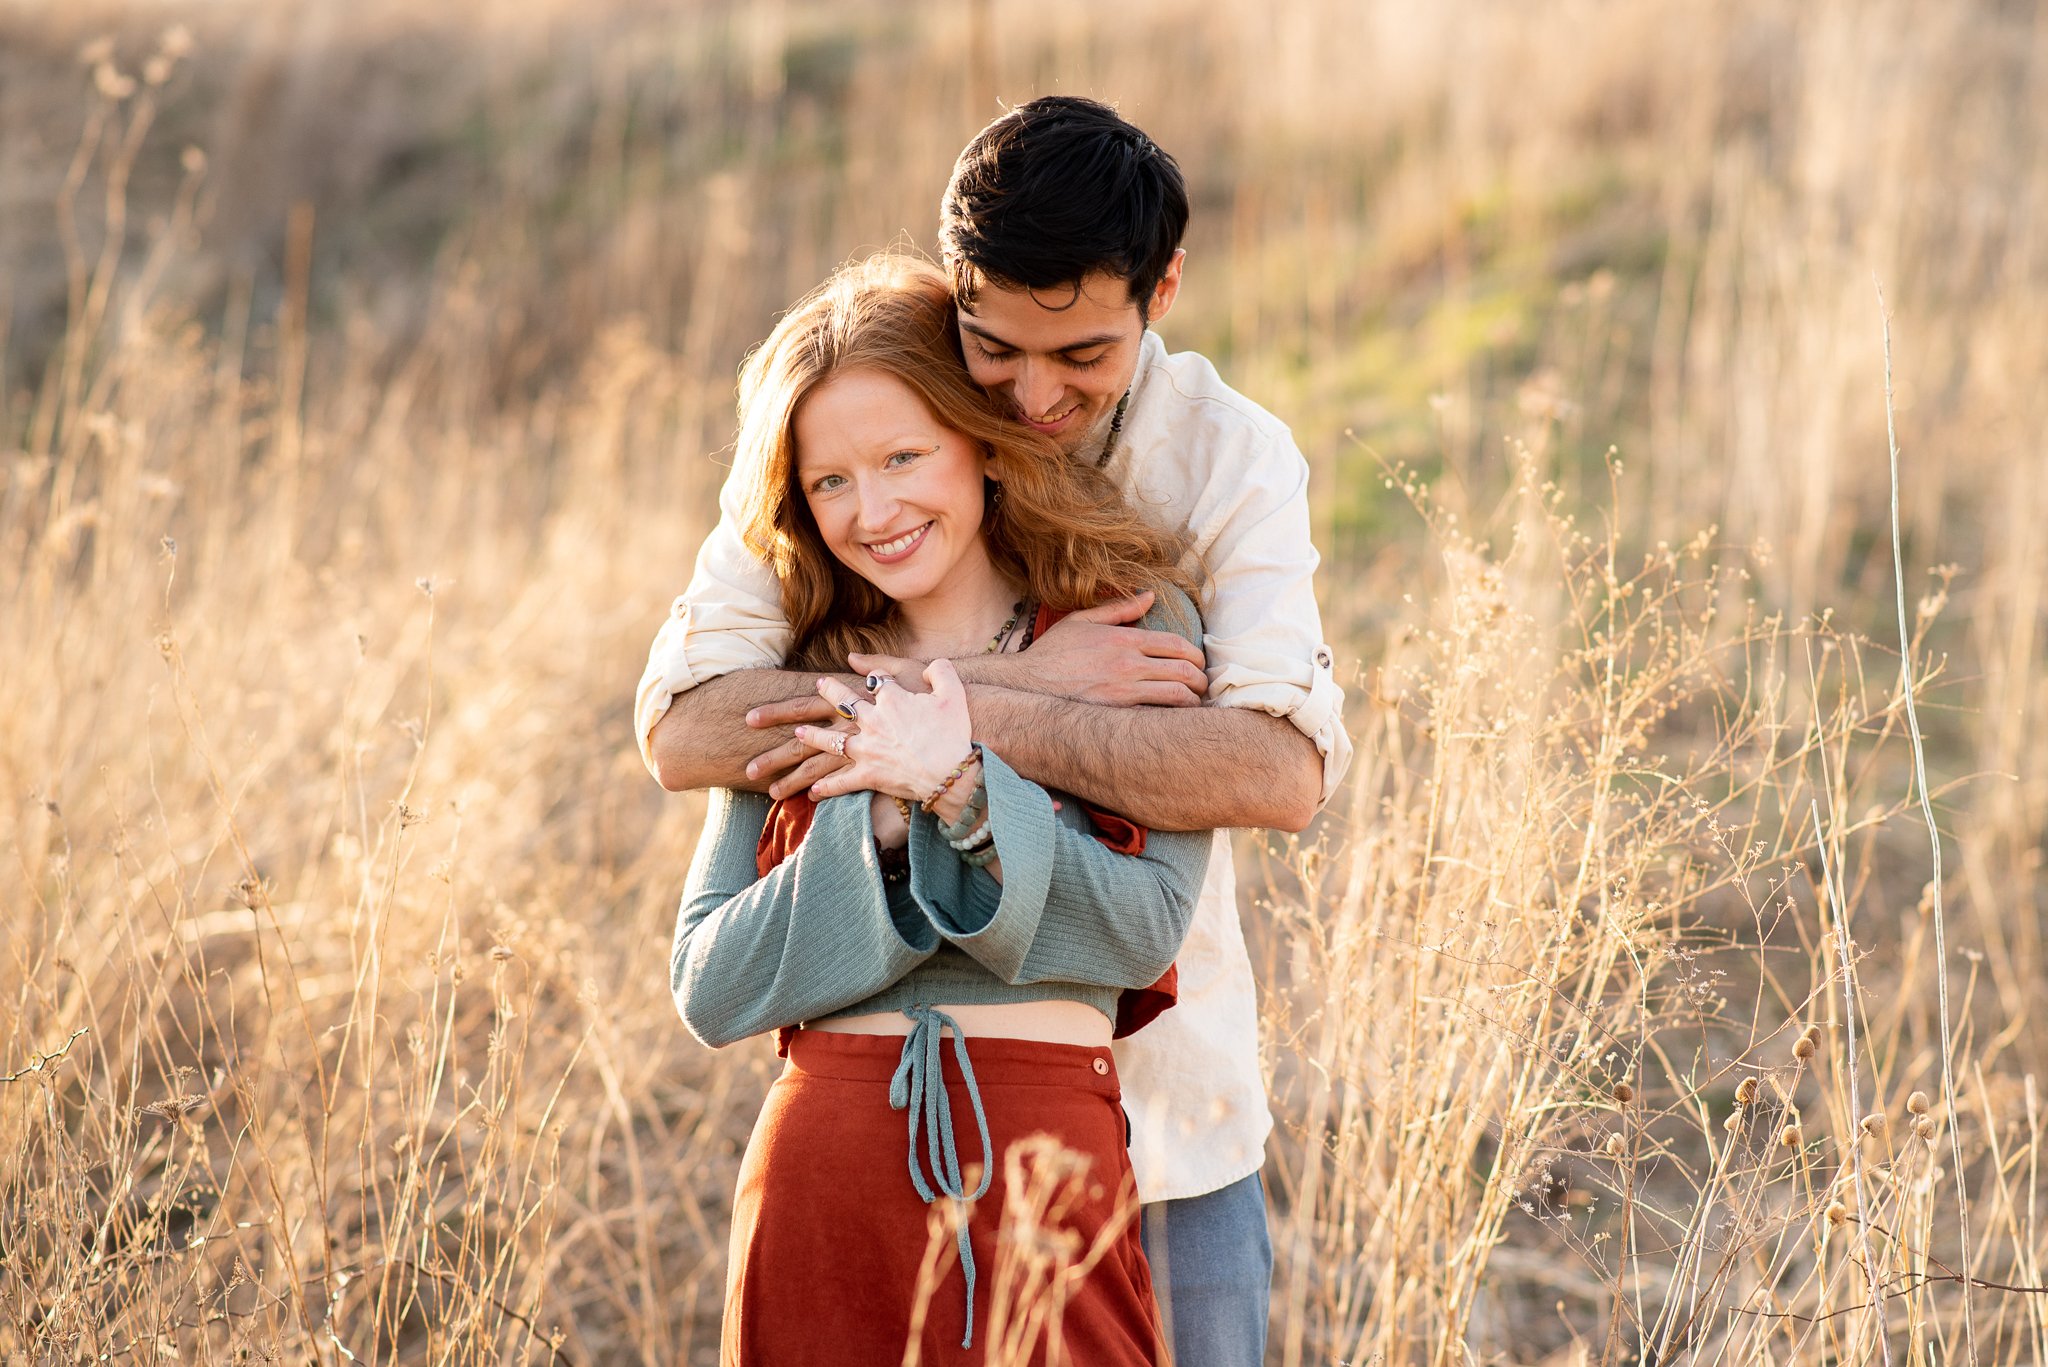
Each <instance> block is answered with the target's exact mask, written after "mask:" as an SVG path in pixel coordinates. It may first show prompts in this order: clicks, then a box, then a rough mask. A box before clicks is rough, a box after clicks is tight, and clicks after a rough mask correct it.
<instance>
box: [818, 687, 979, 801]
mask: <svg viewBox="0 0 2048 1367" xmlns="http://www.w3.org/2000/svg"><path fill="white" fill-rule="evenodd" d="M924 682H925V683H926V684H927V685H929V687H930V689H931V691H930V692H929V693H913V692H911V691H910V690H909V689H907V688H903V687H900V686H898V685H897V684H896V683H895V681H894V680H885V681H884V682H883V683H882V686H881V687H880V688H879V689H878V690H876V692H875V693H874V695H873V696H871V697H870V696H867V695H864V694H862V693H860V692H859V691H857V690H855V689H851V688H848V687H847V686H846V685H845V684H843V683H841V682H839V680H837V679H820V680H818V695H819V696H820V697H822V698H824V699H825V700H826V701H827V702H830V703H832V704H833V705H834V706H836V707H838V708H839V709H840V710H841V712H842V713H844V712H848V711H850V712H852V713H853V716H852V717H851V720H852V722H853V724H854V725H855V726H856V727H858V728H859V729H858V730H857V731H855V732H853V733H852V734H851V735H847V736H846V738H845V740H844V741H843V742H842V741H841V739H840V737H841V736H842V735H844V734H845V733H844V732H841V731H838V730H837V729H836V728H830V727H821V726H799V727H797V728H796V738H797V739H798V740H800V741H802V742H803V743H804V744H805V745H808V746H810V747H811V748H812V749H814V750H820V751H827V752H830V753H832V754H839V753H841V747H842V744H843V746H844V754H845V756H846V759H847V767H845V768H844V769H841V770H839V771H838V772H836V773H832V774H827V775H826V776H825V777H824V778H822V779H820V780H818V781H817V782H816V783H814V784H812V785H811V797H812V798H813V799H815V800H818V801H823V800H824V799H826V798H828V797H838V796H839V795H840V794H842V793H857V792H861V791H863V790H866V791H872V792H877V793H888V794H890V795H891V796H893V797H900V798H904V799H906V800H908V801H911V802H921V801H923V800H924V799H925V798H926V797H927V796H929V795H930V794H931V792H932V790H933V789H935V788H937V787H938V786H939V785H940V784H941V783H943V782H945V781H946V776H947V775H948V774H950V773H951V772H952V771H953V769H954V766H956V765H958V764H959V763H960V762H961V761H963V760H965V759H966V758H967V757H968V755H969V754H970V753H971V751H970V749H969V742H970V741H971V740H972V739H973V734H974V731H973V726H972V724H971V720H970V718H969V717H968V715H967V689H966V688H965V687H964V686H963V685H962V684H961V682H960V676H959V674H958V673H956V672H955V671H954V669H953V664H952V662H951V661H950V660H933V661H932V662H931V663H930V664H929V665H927V666H926V667H925V671H924Z"/></svg>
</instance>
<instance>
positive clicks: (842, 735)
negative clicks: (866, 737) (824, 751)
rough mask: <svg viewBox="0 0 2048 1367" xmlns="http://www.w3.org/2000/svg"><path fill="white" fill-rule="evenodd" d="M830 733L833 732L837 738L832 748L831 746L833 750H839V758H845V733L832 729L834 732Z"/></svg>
mask: <svg viewBox="0 0 2048 1367" xmlns="http://www.w3.org/2000/svg"><path fill="white" fill-rule="evenodd" d="M832 734H833V735H835V736H837V737H838V738H839V740H838V742H837V743H836V744H835V745H834V746H833V747H832V748H833V749H834V750H837V751H838V752H839V758H841V759H845V758H846V733H845V732H844V731H834V732H832Z"/></svg>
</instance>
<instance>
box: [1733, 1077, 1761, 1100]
mask: <svg viewBox="0 0 2048 1367" xmlns="http://www.w3.org/2000/svg"><path fill="white" fill-rule="evenodd" d="M1755 1100H1756V1079H1755V1078H1753V1077H1746V1078H1744V1079H1742V1081H1740V1082H1738V1083H1736V1084H1735V1104H1736V1105H1738V1106H1747V1105H1749V1104H1750V1103H1751V1102H1752V1101H1755Z"/></svg>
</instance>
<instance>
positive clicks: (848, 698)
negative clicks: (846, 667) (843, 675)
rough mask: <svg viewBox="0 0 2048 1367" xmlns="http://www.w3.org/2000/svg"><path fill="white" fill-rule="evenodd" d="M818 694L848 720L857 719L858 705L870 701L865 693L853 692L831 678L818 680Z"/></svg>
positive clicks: (858, 714)
mask: <svg viewBox="0 0 2048 1367" xmlns="http://www.w3.org/2000/svg"><path fill="white" fill-rule="evenodd" d="M818 696H819V697H821V698H823V699H824V700H825V701H826V702H828V703H831V704H832V710H833V711H835V712H837V713H838V714H839V715H840V716H842V717H844V718H846V719H847V720H848V721H855V720H858V719H859V716H860V705H861V704H862V703H864V702H870V701H872V699H870V698H869V697H868V696H867V695H866V694H865V693H858V692H855V691H854V690H853V689H851V688H848V687H847V686H846V685H845V684H843V683H841V682H839V680H837V679H832V678H825V679H820V680H818Z"/></svg>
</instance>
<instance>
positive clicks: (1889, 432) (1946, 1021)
mask: <svg viewBox="0 0 2048 1367" xmlns="http://www.w3.org/2000/svg"><path fill="white" fill-rule="evenodd" d="M1872 283H1873V284H1874V285H1876V287H1877V315H1878V321H1879V324H1880V325H1881V327H1882V329H1883V333H1884V435H1885V444H1886V446H1887V448H1888V449H1889V451H1890V453H1891V477H1892V583H1893V586H1894V588H1895V589H1896V590H1897V594H1898V610H1899V678H1900V681H1901V683H1902V685H1903V687H1904V689H1905V694H1906V731H1907V734H1909V735H1910V736H1911V737H1912V740H1913V780H1914V785H1915V787H1916V788H1917V789H1918V790H1919V794H1920V815H1921V818H1922V819H1923V820H1925V821H1926V823H1927V844H1928V846H1929V848H1930V850H1931V851H1932V853H1933V856H1934V865H1933V883H1932V887H1933V897H1934V901H1933V913H1934V984H1935V996H1936V999H1937V1000H1938V1001H1939V1003H1940V1008H1941V1095H1942V1100H1943V1102H1944V1104H1945V1105H1946V1106H1947V1107H1948V1142H1949V1157H1950V1163H1949V1166H1950V1168H1951V1169H1952V1170H1953V1171H1954V1173H1955V1179H1956V1233H1957V1235H1958V1237H1959V1238H1960V1239H1961V1241H1962V1264H1963V1270H1962V1272H1961V1274H1960V1280H1961V1282H1962V1286H1963V1343H1964V1345H1965V1347H1966V1349H1967V1351H1968V1353H1969V1358H1970V1364H1971V1367H1976V1363H1977V1321H1976V1317H1975V1315H1974V1314H1973V1313H1972V1312H1971V1309H1970V1288H1971V1286H1972V1285H1973V1278H1972V1277H1971V1276H1970V1188H1969V1182H1968V1179H1966V1178H1965V1177H1964V1176H1963V1141H1962V1137H1961V1135H1960V1134H1959V1133H1958V1132H1957V1130H1956V1114H1957V1107H1956V1078H1955V1052H1956V1040H1955V1027H1954V1025H1953V1023H1952V1022H1951V1019H1950V1016H1949V1005H1948V929H1947V917H1946V916H1945V914H1944V912H1943V909H1942V903H1941V830H1940V828H1939V827H1937V826H1936V825H1935V824H1934V801H1933V799H1932V797H1930V796H1929V794H1928V789H1927V747H1926V745H1925V744H1924V743H1923V742H1922V740H1921V737H1920V717H1919V713H1918V712H1917V711H1916V710H1915V709H1914V706H1913V638H1912V635H1911V634H1910V633H1909V632H1908V630H1907V627H1906V561H1905V554H1904V552H1903V551H1902V550H1901V549H1900V546H1899V431H1898V423H1897V420H1896V418H1895V417H1894V415H1893V404H1892V315H1891V310H1890V309H1888V308H1887V307H1886V306H1885V302H1884V284H1883V282H1882V281H1878V280H1875V279H1873V280H1872Z"/></svg>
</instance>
